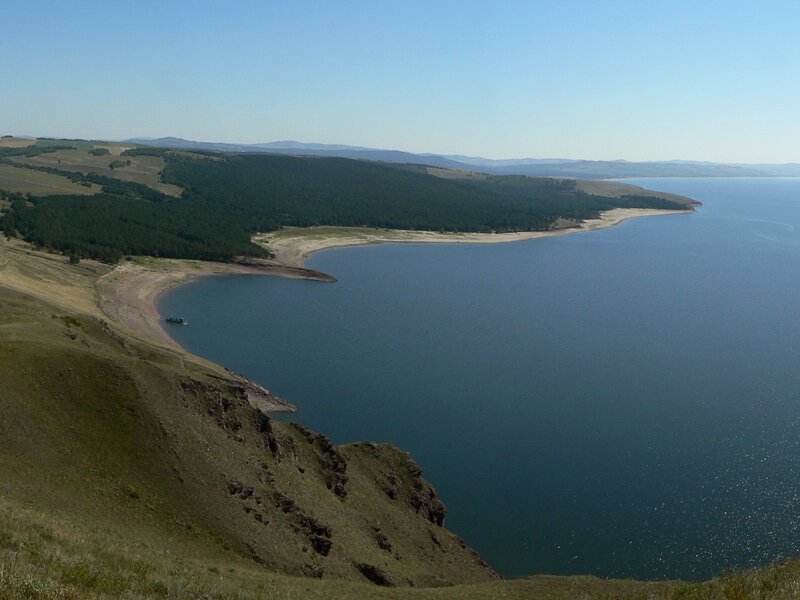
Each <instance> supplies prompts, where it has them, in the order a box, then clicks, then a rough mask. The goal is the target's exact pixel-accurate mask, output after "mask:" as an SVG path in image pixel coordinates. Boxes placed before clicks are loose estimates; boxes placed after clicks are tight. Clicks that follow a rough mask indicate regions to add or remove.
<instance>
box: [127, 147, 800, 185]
mask: <svg viewBox="0 0 800 600" xmlns="http://www.w3.org/2000/svg"><path fill="white" fill-rule="evenodd" d="M125 141H126V142H131V143H136V144H144V145H148V146H157V147H160V148H181V149H185V150H210V151H214V152H262V153H270V154H292V155H301V156H339V157H343V158H354V159H358V160H372V161H380V162H393V163H410V164H422V165H429V166H432V167H445V168H450V169H466V170H470V171H481V172H484V173H491V174H494V175H528V176H531V177H568V178H577V179H620V178H625V177H800V164H798V163H787V164H736V163H712V162H698V161H680V160H671V161H658V162H630V161H626V160H572V159H566V158H513V159H503V160H495V159H491V158H481V157H473V156H462V155H443V154H414V153H411V152H402V151H400V150H381V149H376V148H364V147H362V146H346V145H341V144H306V143H303V142H295V141H278V142H268V143H261V144H227V143H221V142H196V141H191V140H185V139H183V138H176V137H163V138H155V139H154V138H132V139H128V140H125Z"/></svg>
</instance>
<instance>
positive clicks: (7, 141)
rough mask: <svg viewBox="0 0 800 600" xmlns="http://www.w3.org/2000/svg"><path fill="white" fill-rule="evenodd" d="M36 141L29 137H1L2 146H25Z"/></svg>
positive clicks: (0, 145) (0, 144)
mask: <svg viewBox="0 0 800 600" xmlns="http://www.w3.org/2000/svg"><path fill="white" fill-rule="evenodd" d="M35 143H36V140H33V139H29V138H16V137H0V148H25V147H27V146H31V145H33V144H35Z"/></svg>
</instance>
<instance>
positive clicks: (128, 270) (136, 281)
mask: <svg viewBox="0 0 800 600" xmlns="http://www.w3.org/2000/svg"><path fill="white" fill-rule="evenodd" d="M207 275H273V276H280V277H291V278H297V279H311V280H315V281H336V279H335V278H334V277H331V276H329V275H326V274H325V273H319V272H318V271H311V270H308V269H303V268H294V267H286V266H283V265H275V264H260V265H242V264H228V263H211V262H204V261H195V260H175V259H155V258H153V259H148V258H142V259H139V260H137V261H135V262H123V263H121V264H119V265H118V266H117V267H116V268H114V269H113V270H112V271H110V272H109V273H106V274H105V275H103V276H102V277H100V279H99V280H98V284H97V289H98V293H99V299H100V308H101V309H102V311H103V312H104V313H105V314H106V315H107V316H108V318H109V319H111V320H112V321H115V322H116V323H120V324H122V325H125V326H126V327H129V328H130V329H133V330H136V331H139V332H141V333H144V334H145V335H147V336H149V337H151V338H155V339H156V340H158V341H160V342H162V343H164V344H167V345H169V346H172V347H173V348H180V346H179V345H178V344H177V343H176V342H175V341H174V340H173V339H172V338H171V337H170V336H169V335H168V334H167V332H166V330H165V329H164V327H163V324H164V321H163V319H162V317H161V315H160V314H159V312H158V309H157V307H156V302H157V300H158V297H159V295H161V293H163V292H164V291H165V290H168V289H169V288H171V287H174V286H176V285H180V284H181V283H186V282H187V281H191V280H192V279H195V278H197V277H203V276H207Z"/></svg>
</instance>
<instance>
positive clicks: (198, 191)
mask: <svg viewBox="0 0 800 600" xmlns="http://www.w3.org/2000/svg"><path fill="white" fill-rule="evenodd" d="M78 149H80V150H81V151H82V152H83V153H84V154H85V155H87V156H91V157H92V158H94V159H97V160H106V159H107V158H110V157H107V156H106V152H103V151H94V150H96V149H93V148H92V147H91V146H89V147H88V150H87V146H86V143H85V142H79V145H76V144H74V143H73V142H72V141H69V140H52V141H50V140H48V141H47V143H37V144H35V145H33V146H28V147H25V148H13V149H12V148H4V149H2V150H3V151H2V152H1V153H0V161H3V162H7V163H9V164H14V165H16V166H22V164H21V163H20V162H19V161H20V160H22V159H27V160H28V161H30V159H31V158H32V157H36V156H39V155H42V154H51V153H57V152H59V151H64V150H69V151H72V152H75V151H76V150H78ZM137 156H154V157H159V160H161V159H163V160H164V168H163V170H162V171H161V174H160V178H161V181H162V182H163V183H165V184H172V185H175V186H179V187H180V188H182V189H183V193H182V195H181V196H180V197H173V196H167V195H165V194H163V193H161V192H159V191H157V190H155V189H153V188H152V187H149V186H147V185H144V184H143V183H139V182H136V181H124V180H122V179H118V178H116V173H117V172H121V173H123V174H124V172H125V170H126V164H129V161H128V163H126V162H125V157H137ZM120 158H121V160H114V161H112V162H111V163H109V165H108V166H110V167H111V168H112V169H114V176H113V177H112V176H109V175H108V174H103V175H101V174H98V173H96V172H91V171H90V172H77V171H74V170H69V171H68V170H62V169H61V168H60V167H59V166H58V163H56V164H55V166H43V165H42V164H30V162H28V163H25V164H24V166H25V168H27V169H32V170H34V171H41V172H46V173H48V174H51V175H53V174H54V175H62V176H64V177H67V178H69V179H70V180H71V181H73V182H76V183H80V184H82V185H86V186H90V185H92V184H95V185H99V186H102V192H101V193H98V194H94V195H89V196H79V195H49V196H47V195H38V196H37V195H32V194H25V193H10V192H2V191H0V206H2V207H3V208H2V211H3V214H2V217H0V229H2V230H3V231H4V232H5V233H6V234H7V235H10V236H12V235H13V236H20V237H22V238H24V239H25V240H26V241H28V242H31V243H34V244H36V245H38V246H40V247H43V248H48V249H52V250H54V251H59V252H63V253H65V254H69V255H71V256H74V257H77V258H81V257H90V258H97V259H100V260H103V261H107V262H116V261H118V260H119V259H120V258H121V257H122V256H125V255H152V256H160V257H171V258H190V259H202V260H213V261H230V260H234V259H235V258H236V257H241V256H248V257H266V256H268V251H267V250H265V249H264V248H263V247H261V246H258V245H256V244H253V243H252V242H251V236H252V235H253V234H254V233H256V232H267V231H273V230H276V229H280V228H281V227H284V226H299V227H308V226H315V225H335V226H348V227H359V226H369V227H380V228H390V229H411V230H428V231H447V232H456V231H457V232H509V231H542V230H548V229H553V228H554V227H556V226H559V225H563V224H564V223H565V222H567V223H570V222H579V221H582V220H585V219H590V218H595V217H597V216H598V214H599V213H600V212H602V211H605V210H609V209H612V208H616V207H637V208H660V209H676V210H678V209H685V208H686V205H685V204H680V203H678V202H675V201H673V200H672V199H666V198H663V197H658V196H657V195H647V193H644V194H642V191H641V190H640V189H638V188H633V187H632V188H631V193H630V194H622V195H616V196H613V197H612V196H601V195H596V194H591V193H587V192H584V191H581V190H580V189H579V186H578V185H577V184H576V182H575V181H574V180H566V179H544V178H530V177H522V176H490V175H486V176H480V177H461V178H459V177H442V176H436V175H434V174H431V173H430V172H429V171H428V169H427V168H426V167H420V166H414V165H397V164H385V163H377V162H369V161H359V160H352V159H345V158H318V157H295V156H282V155H260V154H245V155H223V154H217V153H212V152H196V151H195V152H185V151H171V150H166V149H161V148H146V147H140V148H131V149H128V150H125V151H124V152H122V153H121V157H120ZM134 160H136V159H134ZM59 163H60V161H59ZM48 164H52V163H48Z"/></svg>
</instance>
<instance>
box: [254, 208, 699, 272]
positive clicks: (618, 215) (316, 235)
mask: <svg viewBox="0 0 800 600" xmlns="http://www.w3.org/2000/svg"><path fill="white" fill-rule="evenodd" d="M687 212H694V210H693V209H687V210H661V209H651V208H615V209H613V210H609V211H606V212H603V213H601V214H600V216H599V217H598V218H596V219H589V220H586V221H583V222H581V223H578V224H576V225H573V226H571V227H563V228H560V229H552V230H549V231H521V232H516V233H437V232H433V231H410V230H401V229H374V228H367V227H306V228H301V227H286V228H284V229H281V230H280V231H273V232H270V233H264V234H259V235H256V236H254V238H253V241H255V242H256V243H259V244H262V245H264V246H266V247H268V248H269V249H270V250H271V251H272V252H274V253H275V261H276V262H278V263H280V264H282V265H285V266H292V267H302V266H303V265H304V263H305V261H306V260H307V259H308V257H309V256H311V254H313V253H314V252H318V251H320V250H328V249H331V248H339V247H342V246H363V245H367V244H383V243H394V244H398V243H400V244H402V243H442V244H499V243H507V242H518V241H522V240H531V239H536V238H543V237H551V236H556V235H567V234H570V233H581V232H585V231H594V230H597V229H604V228H606V227H613V226H615V225H619V224H620V223H622V222H623V221H625V220H627V219H633V218H637V217H650V216H655V215H671V214H680V213H687Z"/></svg>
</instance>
